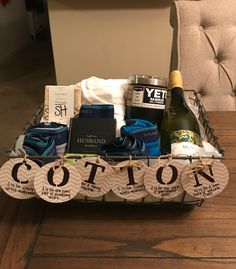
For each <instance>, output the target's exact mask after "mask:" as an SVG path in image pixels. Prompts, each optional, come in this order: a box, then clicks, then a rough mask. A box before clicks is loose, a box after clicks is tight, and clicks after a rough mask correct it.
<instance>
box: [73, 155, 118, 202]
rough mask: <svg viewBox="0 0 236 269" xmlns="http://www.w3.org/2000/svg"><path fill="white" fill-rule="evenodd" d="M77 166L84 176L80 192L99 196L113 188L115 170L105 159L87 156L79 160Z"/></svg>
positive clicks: (90, 195)
mask: <svg viewBox="0 0 236 269" xmlns="http://www.w3.org/2000/svg"><path fill="white" fill-rule="evenodd" d="M75 167H76V169H77V170H78V171H79V173H80V175H81V177H82V185H81V189H80V191H79V193H80V194H83V195H85V196H89V197H99V196H102V195H104V194H106V193H107V192H109V191H110V190H111V185H112V184H111V178H112V174H113V173H114V171H113V169H112V168H111V167H110V165H109V164H108V163H107V162H106V161H104V160H103V159H101V158H98V157H85V158H82V159H80V160H78V161H77V163H76V164H75Z"/></svg>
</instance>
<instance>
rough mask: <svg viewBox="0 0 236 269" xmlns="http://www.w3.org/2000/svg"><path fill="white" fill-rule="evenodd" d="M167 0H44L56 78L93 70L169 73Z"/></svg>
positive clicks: (71, 79) (72, 78)
mask: <svg viewBox="0 0 236 269" xmlns="http://www.w3.org/2000/svg"><path fill="white" fill-rule="evenodd" d="M170 3H171V0H145V1H139V0H138V1H137V0H86V1H85V0H83V1H78V0H48V8H49V19H50V27H51V36H52V42H53V52H54V62H55V68H56V76H57V83H58V84H70V83H75V82H78V81H80V80H81V79H84V78H87V77H89V76H91V75H95V76H98V77H103V78H126V77H128V76H129V75H130V74H133V73H143V74H150V75H163V76H167V75H168V72H169V64H170V52H171V43H172V29H171V27H170V24H169V10H170Z"/></svg>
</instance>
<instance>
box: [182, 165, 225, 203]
mask: <svg viewBox="0 0 236 269" xmlns="http://www.w3.org/2000/svg"><path fill="white" fill-rule="evenodd" d="M204 162H205V166H204V165H202V163H201V161H196V162H193V163H192V164H191V165H189V166H187V167H186V168H185V170H184V172H183V176H182V179H181V182H182V185H183V188H184V189H185V191H186V192H187V193H188V194H190V195H191V196H193V197H197V198H201V199H206V198H210V197H214V196H216V195H218V194H219V193H221V192H222V191H223V190H224V188H225V187H226V185H227V184H228V181H229V173H228V170H227V168H226V166H225V165H224V164H223V163H222V162H221V161H219V160H208V161H204ZM207 163H208V165H206V164H207Z"/></svg>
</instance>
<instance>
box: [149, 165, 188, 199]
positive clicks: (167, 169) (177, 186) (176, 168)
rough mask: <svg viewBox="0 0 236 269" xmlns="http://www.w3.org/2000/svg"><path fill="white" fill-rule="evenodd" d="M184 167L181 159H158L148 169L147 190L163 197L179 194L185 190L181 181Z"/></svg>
mask: <svg viewBox="0 0 236 269" xmlns="http://www.w3.org/2000/svg"><path fill="white" fill-rule="evenodd" d="M184 167H185V164H184V163H181V162H180V161H171V162H169V160H159V161H157V162H156V163H154V164H153V165H152V166H150V167H148V169H147V170H146V173H145V176H144V184H145V187H146V189H147V191H148V192H149V193H150V194H151V195H153V196H155V197H158V198H162V199H173V198H175V197H177V196H179V195H180V194H181V193H183V191H184V190H183V188H182V185H181V181H180V178H181V174H182V171H183V169H184Z"/></svg>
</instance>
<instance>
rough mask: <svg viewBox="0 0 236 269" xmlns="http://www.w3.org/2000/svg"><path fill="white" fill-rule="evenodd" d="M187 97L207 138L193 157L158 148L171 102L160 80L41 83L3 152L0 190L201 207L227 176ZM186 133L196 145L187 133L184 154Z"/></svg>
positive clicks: (191, 96)
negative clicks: (41, 91)
mask: <svg viewBox="0 0 236 269" xmlns="http://www.w3.org/2000/svg"><path fill="white" fill-rule="evenodd" d="M147 81H148V82H147ZM95 82H96V83H95ZM98 82H99V83H98ZM175 88H176V87H175ZM81 89H82V90H81ZM91 89H92V90H91ZM145 90H147V94H146V95H145V93H144V91H145ZM134 91H135V92H134ZM167 92H168V94H167ZM104 96H105V98H106V100H104ZM184 96H185V99H186V103H187V106H188V107H189V108H190V109H191V113H193V114H194V116H195V118H196V119H197V122H198V124H199V126H200V127H199V128H200V129H199V130H200V132H201V137H202V138H204V139H202V140H203V141H201V147H197V148H198V150H197V151H196V152H195V153H194V154H192V153H193V151H191V152H190V153H189V152H188V154H186V153H185V152H183V151H180V152H179V153H177V154H176V153H175V154H173V153H172V152H164V153H163V152H162V151H161V150H162V149H161V146H160V143H161V139H160V133H161V132H162V131H161V128H159V126H160V125H161V121H162V120H163V119H164V117H165V116H164V114H163V113H164V108H165V107H167V104H168V102H169V100H170V99H171V98H170V91H167V83H166V81H165V79H164V78H162V77H153V76H152V77H148V80H147V76H144V75H135V76H132V79H129V80H123V79H120V80H119V79H117V80H105V79H98V78H96V77H92V78H90V79H86V80H83V81H81V82H80V83H78V84H76V85H70V86H46V88H45V99H44V104H43V105H42V106H41V107H39V109H38V110H37V111H36V113H35V114H34V116H33V118H32V119H31V120H30V121H29V123H28V124H27V126H26V127H25V129H24V133H23V134H22V135H20V136H19V137H18V138H17V141H16V143H15V144H14V146H13V147H12V148H11V149H10V150H9V151H8V152H7V154H8V158H9V161H8V162H6V163H5V164H4V165H3V166H2V168H1V170H0V185H1V187H2V190H3V191H5V192H6V193H7V194H8V195H10V196H12V197H15V198H18V199H29V198H32V197H38V198H41V199H44V200H46V201H48V202H51V203H62V202H67V201H69V200H72V199H73V200H78V201H80V202H86V203H131V204H170V203H175V204H180V205H189V204H190V205H199V206H200V205H201V204H202V203H203V201H204V200H205V199H208V198H211V197H214V196H215V195H218V194H219V193H220V192H222V191H223V189H224V188H225V187H226V185H227V182H228V171H227V168H226V167H225V166H224V165H223V163H222V162H221V160H222V159H223V158H224V152H223V150H222V149H221V147H220V145H219V143H218V139H217V137H216V136H215V134H214V130H213V129H212V128H211V127H210V125H209V122H208V120H207V118H206V111H205V109H204V106H203V104H202V100H201V99H200V98H199V96H198V93H197V92H195V91H194V90H184ZM147 97H148V99H147ZM145 98H146V99H145ZM145 102H146V106H144V105H143V104H144V103H145ZM140 103H141V105H140ZM52 108H53V109H52ZM157 108H158V109H157ZM157 111H158V113H156V112H157ZM172 112H173V111H172ZM172 112H171V113H172ZM172 114H173V113H172ZM176 114H178V111H177V112H175V113H174V114H173V115H176ZM146 117H150V118H148V120H147V118H146ZM156 123H158V124H156ZM157 125H158V127H157ZM163 130H164V131H163V132H165V130H166V127H165V128H164V129H163ZM177 134H178V133H176V132H175V133H174V135H175V136H174V135H173V137H174V138H173V139H177V138H178V137H177V138H176V135H177ZM186 134H187V136H186ZM189 134H190V136H191V139H192V140H194V139H195V137H193V136H192V131H188V133H186V132H185V133H184V134H183V133H182V132H181V134H180V136H181V139H182V141H183V143H182V144H183V148H182V149H185V148H186V147H188V150H193V148H194V150H195V149H196V147H195V145H194V147H193V146H192V144H194V143H195V142H194V143H192V142H191V146H190V147H189V146H188V145H189V144H188V143H189V141H187V140H186V139H189V136H188V135H189ZM52 138H53V139H52ZM171 139H172V138H171ZM163 140H164V139H163ZM195 140H196V139H195ZM186 141H187V144H186V143H185V142H186ZM171 145H172V144H171ZM178 145H179V143H177V146H178Z"/></svg>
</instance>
